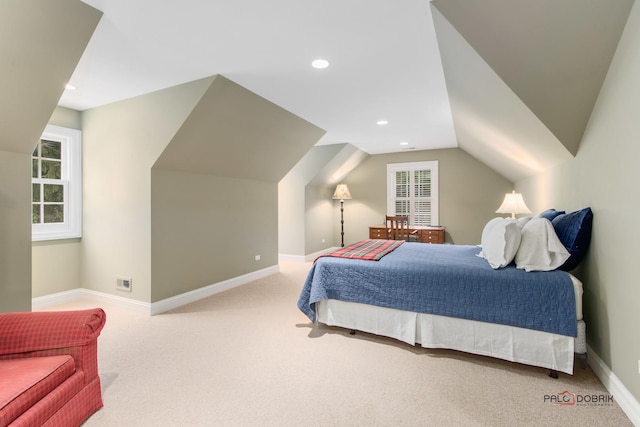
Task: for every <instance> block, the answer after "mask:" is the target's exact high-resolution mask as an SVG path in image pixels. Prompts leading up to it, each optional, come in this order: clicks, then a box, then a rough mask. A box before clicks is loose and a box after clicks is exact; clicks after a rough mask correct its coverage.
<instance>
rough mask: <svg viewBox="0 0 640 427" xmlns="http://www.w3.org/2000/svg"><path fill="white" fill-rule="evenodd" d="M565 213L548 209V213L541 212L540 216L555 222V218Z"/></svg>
mask: <svg viewBox="0 0 640 427" xmlns="http://www.w3.org/2000/svg"><path fill="white" fill-rule="evenodd" d="M563 213H565V212H564V211H557V210H555V209H547V210H546V211H544V212H541V213H540V215H539V216H540V217H542V218H547V219H548V220H549V221H553V219H554V218H555V217H557V216H558V215H562V214H563Z"/></svg>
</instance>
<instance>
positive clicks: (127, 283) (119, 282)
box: [116, 277, 131, 292]
mask: <svg viewBox="0 0 640 427" xmlns="http://www.w3.org/2000/svg"><path fill="white" fill-rule="evenodd" d="M116 289H118V290H120V291H127V292H131V277H116Z"/></svg>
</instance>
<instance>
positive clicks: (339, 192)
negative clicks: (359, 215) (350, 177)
mask: <svg viewBox="0 0 640 427" xmlns="http://www.w3.org/2000/svg"><path fill="white" fill-rule="evenodd" d="M350 198H351V192H350V191H349V187H347V184H338V186H337V187H336V191H335V192H334V193H333V199H334V200H348V199H350Z"/></svg>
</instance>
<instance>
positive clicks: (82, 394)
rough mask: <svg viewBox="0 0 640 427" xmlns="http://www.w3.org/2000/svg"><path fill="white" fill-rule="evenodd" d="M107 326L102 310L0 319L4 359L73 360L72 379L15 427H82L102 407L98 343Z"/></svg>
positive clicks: (6, 315)
mask: <svg viewBox="0 0 640 427" xmlns="http://www.w3.org/2000/svg"><path fill="white" fill-rule="evenodd" d="M105 321H106V315H105V313H104V311H103V310H101V309H99V308H96V309H91V310H80V311H58V312H34V313H3V314H0V360H13V359H23V358H32V357H42V356H61V355H69V356H71V357H72V358H73V362H74V364H75V373H74V374H73V375H72V376H71V377H70V378H67V380H66V381H64V382H62V383H61V384H60V385H59V386H58V387H56V388H55V389H54V390H53V391H51V392H50V393H48V394H47V395H46V396H45V397H44V398H42V399H40V400H39V401H38V402H37V403H36V404H35V405H33V406H31V407H30V408H29V409H28V410H26V411H25V412H24V413H23V414H22V415H20V416H19V417H18V418H16V419H15V421H14V422H13V423H12V424H11V426H39V425H44V424H46V423H48V422H51V425H56V426H78V425H80V424H81V423H82V422H83V421H84V420H86V418H88V417H89V416H90V415H91V414H93V413H94V412H95V411H96V410H98V409H99V408H101V407H102V394H101V389H100V377H99V376H98V345H97V338H98V336H99V335H100V332H101V331H102V328H103V327H104V324H105ZM4 425H5V424H4V423H2V422H0V426H1V427H4Z"/></svg>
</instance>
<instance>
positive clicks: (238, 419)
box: [50, 262, 631, 427]
mask: <svg viewBox="0 0 640 427" xmlns="http://www.w3.org/2000/svg"><path fill="white" fill-rule="evenodd" d="M309 267H310V264H308V263H296V262H283V263H282V264H281V266H280V269H281V272H280V273H279V274H275V275H273V276H270V277H268V278H265V279H262V280H259V281H256V282H253V283H251V284H248V285H245V286H242V287H239V288H236V289H232V290H229V291H226V292H224V293H221V294H218V295H214V296H212V297H209V298H206V299H204V300H201V301H198V302H195V303H192V304H189V305H187V306H184V307H181V308H180V309H176V310H173V311H171V312H168V313H165V314H161V315H157V316H153V317H146V316H142V315H138V314H135V313H131V312H128V311H126V310H123V309H120V308H118V307H112V306H108V305H102V306H101V307H103V308H104V309H105V311H106V312H107V324H106V326H105V328H104V330H103V333H102V335H101V336H100V339H99V344H98V345H99V369H100V375H101V378H102V389H103V398H104V404H105V406H104V408H102V409H101V410H100V411H98V412H97V413H96V414H94V415H93V416H92V417H91V418H90V419H89V420H88V421H87V422H86V423H85V424H84V425H85V426H86V427H94V426H116V425H117V426H136V427H138V426H249V425H250V426H302V425H304V426H399V425H404V426H430V425H434V426H520V425H523V426H524V425H537V426H573V425H575V426H587V425H598V426H630V425H631V422H630V421H629V420H628V418H627V417H626V416H625V414H624V413H623V412H622V410H621V409H620V408H619V407H618V406H617V404H616V403H615V402H607V400H608V396H609V394H608V393H607V391H606V389H605V388H604V386H603V385H602V384H601V383H600V381H599V380H598V379H597V377H596V376H595V375H594V373H593V372H592V371H591V369H587V370H581V369H580V368H579V367H577V366H576V369H575V375H574V376H569V375H565V374H560V378H559V379H556V380H554V379H552V378H550V377H549V376H547V373H548V371H547V370H545V369H540V368H534V367H529V366H524V365H519V364H515V363H510V362H504V361H500V360H496V359H491V358H486V357H481V356H473V355H469V354H465V353H461V352H455V351H448V350H427V349H422V348H419V347H412V346H409V345H406V344H404V343H400V342H396V341H394V340H390V339H385V338H380V337H375V336H371V335H367V334H363V333H358V334H357V335H355V336H351V335H349V333H348V331H345V330H342V329H337V328H329V327H323V326H314V325H312V324H310V323H309V321H308V319H307V318H306V317H305V316H304V315H303V314H302V313H301V312H299V311H298V309H297V307H296V301H297V299H298V294H299V292H300V289H301V287H302V283H303V281H304V278H305V276H306V273H307V271H308V269H309ZM94 305H95V304H93V303H90V302H86V301H76V302H73V303H67V304H64V305H60V306H57V307H52V308H50V309H79V308H87V307H91V306H94ZM564 391H569V392H571V393H575V394H576V395H577V396H579V397H582V399H579V400H582V401H583V402H582V404H581V405H575V406H560V405H556V404H554V403H551V402H549V399H550V398H551V396H558V394H559V393H562V392H564ZM587 399H588V400H589V401H590V402H585V401H586V400H587ZM594 399H595V400H599V401H600V402H599V403H597V404H594V403H592V402H591V400H594Z"/></svg>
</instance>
